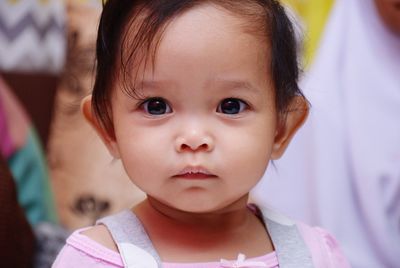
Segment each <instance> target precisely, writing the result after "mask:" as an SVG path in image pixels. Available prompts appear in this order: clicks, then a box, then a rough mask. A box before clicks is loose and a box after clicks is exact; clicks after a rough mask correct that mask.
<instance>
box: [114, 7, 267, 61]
mask: <svg viewBox="0 0 400 268" xmlns="http://www.w3.org/2000/svg"><path fill="white" fill-rule="evenodd" d="M259 8H260V7H259ZM141 11H142V13H140V14H137V16H132V18H131V20H130V22H129V23H128V25H127V27H126V28H125V33H124V36H123V38H122V46H121V48H122V51H121V60H122V61H124V60H125V61H126V62H125V63H124V62H123V65H127V66H132V64H133V65H134V66H136V67H138V66H139V65H140V64H141V63H142V61H148V62H147V63H149V64H152V63H154V60H155V58H156V54H157V52H158V50H159V49H160V47H163V46H164V47H165V46H170V48H171V49H174V48H176V47H178V48H179V47H182V46H183V45H184V44H187V43H188V42H192V44H193V46H204V47H205V48H207V47H209V46H217V45H219V44H220V43H221V42H220V41H221V40H222V39H223V38H226V37H229V38H230V39H231V43H232V44H234V43H236V42H237V41H238V40H248V42H249V43H252V42H255V43H259V45H260V49H259V50H260V52H262V53H263V55H264V54H265V53H267V54H269V50H270V41H269V40H268V34H267V33H266V32H267V31H266V30H265V28H266V26H265V25H264V23H260V21H264V22H265V20H262V19H261V17H262V16H263V15H262V14H261V11H259V10H258V9H254V12H253V13H254V14H256V13H258V14H257V15H258V16H259V18H258V19H255V18H254V17H250V16H249V14H250V12H249V11H247V12H244V13H243V14H242V13H240V12H239V11H238V10H232V9H227V8H226V7H224V6H220V5H216V4H213V3H205V4H200V5H196V6H193V7H190V8H187V9H185V10H183V11H181V12H179V13H176V14H175V15H174V16H170V17H169V18H167V19H164V20H163V21H159V20H155V18H153V16H154V15H155V13H154V12H152V11H151V10H141ZM257 23H258V24H257ZM226 48H227V49H229V44H228V45H226ZM181 52H182V53H183V51H181Z"/></svg>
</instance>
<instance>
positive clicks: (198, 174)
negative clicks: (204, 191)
mask: <svg viewBox="0 0 400 268" xmlns="http://www.w3.org/2000/svg"><path fill="white" fill-rule="evenodd" d="M173 178H182V179H198V180H201V179H213V178H217V176H216V175H214V174H212V173H211V172H209V171H208V170H207V169H205V168H203V167H186V168H184V169H183V170H182V171H180V172H179V173H178V174H176V175H174V176H173Z"/></svg>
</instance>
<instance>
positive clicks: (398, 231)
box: [0, 0, 400, 268]
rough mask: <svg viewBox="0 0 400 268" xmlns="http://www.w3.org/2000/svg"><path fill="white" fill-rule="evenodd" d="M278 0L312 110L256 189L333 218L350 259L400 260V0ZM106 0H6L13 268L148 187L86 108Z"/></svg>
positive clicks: (3, 93)
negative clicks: (134, 177) (292, 32)
mask: <svg viewBox="0 0 400 268" xmlns="http://www.w3.org/2000/svg"><path fill="white" fill-rule="evenodd" d="M282 2H283V3H284V4H285V6H286V7H287V9H288V12H289V13H290V16H291V18H292V19H293V22H295V25H296V27H295V28H296V32H297V36H298V39H299V40H298V41H299V53H300V58H299V62H300V63H301V65H302V67H303V72H304V73H303V76H302V79H301V86H302V88H303V90H304V92H305V95H306V97H307V98H308V99H309V101H310V102H311V106H312V108H311V115H310V119H309V120H308V122H307V123H306V125H305V126H304V128H303V129H302V131H300V133H299V137H298V138H297V137H296V139H295V140H294V142H293V145H291V146H290V147H289V150H288V153H287V154H286V155H287V156H286V155H285V157H284V158H283V159H282V160H280V161H277V163H276V167H275V168H272V171H271V172H270V170H271V169H269V173H268V172H267V173H266V174H265V176H264V178H263V180H262V181H261V183H260V184H259V185H258V186H257V188H256V189H255V191H254V200H257V202H260V203H264V204H271V205H272V206H273V207H275V208H277V209H279V210H283V211H284V212H285V213H287V214H289V215H290V216H292V217H295V218H297V219H300V220H302V221H305V222H307V223H309V224H311V225H320V226H323V227H324V228H326V229H328V230H329V231H330V232H332V233H333V234H334V235H335V236H336V237H337V238H338V240H339V242H340V243H341V245H342V247H343V249H344V251H345V254H346V255H347V257H348V258H349V259H350V261H351V262H352V265H353V267H356V268H361V267H363V268H366V267H367V268H368V267H371V268H376V267H400V259H399V257H398V256H399V254H398V253H399V252H400V208H399V207H400V123H399V122H400V109H399V108H400V80H399V77H400V75H399V74H400V69H399V65H400V62H399V60H400V45H399V43H400V41H399V39H400V34H399V33H400V26H399V21H400V1H397V0H348V1H344V0H336V1H334V0H282ZM101 9H102V3H101V1H100V0H0V158H1V159H2V163H3V164H2V166H1V169H2V172H1V173H0V187H1V189H0V193H1V195H0V201H1V202H0V203H1V205H0V219H2V220H0V249H3V248H8V249H9V250H4V251H2V250H1V251H0V254H4V256H1V257H2V260H4V262H2V263H4V264H5V267H50V264H51V263H52V261H53V260H54V258H55V256H56V254H57V253H58V250H59V249H60V247H61V246H62V245H63V244H64V241H65V238H66V237H67V236H68V234H69V233H70V232H71V231H73V230H75V229H77V228H81V227H83V226H88V225H91V224H93V223H94V222H95V221H96V220H97V219H98V218H100V217H103V216H105V215H108V214H111V213H114V212H116V211H119V210H121V209H123V208H126V207H130V206H132V205H133V204H135V203H136V202H138V201H140V200H141V199H143V198H144V194H143V193H142V192H141V191H140V190H138V189H137V188H136V187H135V186H134V185H132V183H130V181H129V179H128V177H127V176H126V174H125V172H124V171H123V168H122V165H121V163H120V162H118V161H115V160H113V158H112V157H111V156H110V155H109V154H108V152H107V151H106V148H105V147H104V145H103V144H102V143H101V141H100V140H99V138H98V137H97V135H96V134H95V133H94V131H93V130H92V129H91V128H90V126H89V125H88V124H86V123H85V121H84V119H83V117H82V115H81V113H80V101H81V100H82V98H83V97H85V96H87V95H88V94H90V92H91V89H92V86H93V81H94V79H93V75H94V68H95V58H94V55H95V38H96V33H97V25H98V18H99V15H100V12H101ZM360 103H361V105H360ZM365 121H367V123H365V124H364V123H363V122H365ZM321 129H322V130H324V131H322V130H321ZM365 155H372V156H373V157H370V158H365ZM338 178H340V179H338ZM6 182H7V183H6ZM344 208H347V209H344ZM17 222H18V223H19V224H16V223H17ZM18 230H20V231H18ZM355 230H357V231H355ZM10 234H12V235H11V236H10ZM10 241H12V242H10ZM21 241H22V242H21ZM21 243H22V244H24V245H26V247H25V248H24V252H25V254H23V257H21V255H20V254H19V252H17V251H16V250H13V249H16V248H18V249H21ZM10 244H12V245H13V246H14V247H12V246H11V247H10ZM17 256H18V257H17Z"/></svg>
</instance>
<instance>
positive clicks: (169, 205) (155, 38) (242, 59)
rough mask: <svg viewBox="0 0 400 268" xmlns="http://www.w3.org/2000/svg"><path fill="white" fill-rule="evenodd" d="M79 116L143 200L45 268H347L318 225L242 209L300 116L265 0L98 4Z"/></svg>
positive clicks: (86, 232) (279, 34) (293, 63)
mask: <svg viewBox="0 0 400 268" xmlns="http://www.w3.org/2000/svg"><path fill="white" fill-rule="evenodd" d="M97 60H98V62H97V63H98V65H97V74H96V81H95V85H94V90H93V95H92V97H88V98H86V99H85V100H84V101H83V104H82V110H83V113H84V115H85V117H86V118H87V120H88V121H89V122H90V123H91V124H92V125H93V127H94V128H95V129H96V130H97V132H98V133H99V135H100V137H101V138H102V140H103V141H104V143H105V145H106V146H107V148H108V150H109V151H110V153H111V154H112V155H113V157H114V158H115V159H120V160H121V161H122V163H123V165H124V168H125V170H126V172H127V174H128V176H129V177H130V179H131V180H132V182H133V183H134V184H136V185H137V186H138V187H139V188H140V189H142V190H143V191H144V192H145V193H146V195H147V198H146V199H145V200H144V201H143V202H141V203H140V204H138V205H136V206H134V207H133V208H131V209H130V210H126V211H123V212H121V213H119V214H117V215H114V216H110V217H107V218H105V219H101V220H100V221H98V224H97V225H96V226H94V227H89V228H86V229H83V230H82V229H81V230H78V231H76V232H75V233H74V234H72V235H71V237H70V238H69V239H68V240H67V245H66V246H65V247H64V248H63V250H62V251H61V253H60V254H59V256H58V258H57V260H56V262H55V264H54V267H170V268H172V267H176V268H178V267H181V268H183V267H283V268H289V267H297V268H299V267H324V268H327V267H348V264H347V262H346V260H345V258H344V257H343V256H342V254H341V251H340V249H339V247H338V246H337V244H336V242H335V240H334V239H333V238H332V237H331V236H330V235H329V234H328V233H327V232H325V231H324V230H322V229H319V228H311V227H308V226H306V225H304V224H301V223H296V222H293V221H291V220H289V219H287V218H285V217H284V216H281V215H279V214H277V213H275V212H272V211H271V210H269V209H267V208H261V207H259V206H257V205H255V204H249V203H248V197H249V191H250V190H251V189H252V188H253V187H254V186H255V185H256V184H257V182H258V181H259V180H260V178H261V177H262V175H263V173H264V171H265V169H266V168H267V165H268V163H269V161H270V160H271V159H277V158H279V157H280V156H281V155H282V154H283V152H284V151H285V148H286V147H287V145H288V143H289V141H290V140H291V138H292V136H293V135H294V134H295V132H296V130H297V129H298V128H299V127H300V126H301V125H302V123H303V122H304V120H305V118H306V117H307V113H308V104H307V101H306V100H305V98H304V97H303V95H302V93H301V91H300V90H299V88H298V85H297V79H298V66H297V55H296V46H295V39H294V33H293V28H292V25H291V23H290V20H289V19H288V17H287V16H286V14H285V12H284V9H283V8H282V6H281V5H280V4H279V3H278V2H277V1H274V0H263V1H262V0H240V1H238V0H236V1H234V0H209V1H195V0H151V1H133V0H108V1H107V3H106V4H105V6H104V10H103V13H102V16H101V21H100V26H99V32H98V39H97Z"/></svg>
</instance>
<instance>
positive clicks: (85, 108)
mask: <svg viewBox="0 0 400 268" xmlns="http://www.w3.org/2000/svg"><path fill="white" fill-rule="evenodd" d="M81 111H82V114H83V116H84V117H85V119H86V121H88V122H89V124H90V125H91V126H92V127H93V128H94V129H95V130H96V132H97V134H98V135H99V136H100V138H101V139H102V140H103V142H104V144H105V145H106V147H107V149H108V151H109V152H110V154H111V155H112V156H113V157H114V158H119V150H118V146H117V143H116V141H115V138H114V137H112V136H110V134H109V133H108V131H107V130H105V129H104V127H103V125H102V124H101V123H100V122H99V120H98V119H97V117H96V116H95V115H94V113H93V109H92V95H89V96H86V97H85V98H84V99H83V100H82V102H81Z"/></svg>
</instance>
